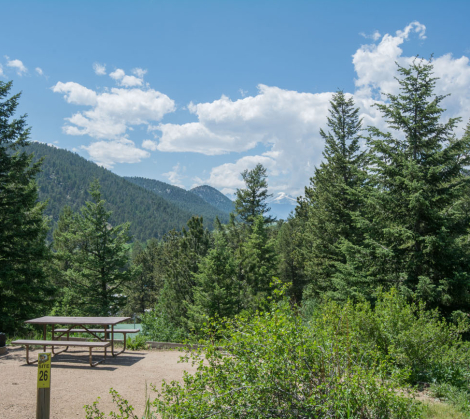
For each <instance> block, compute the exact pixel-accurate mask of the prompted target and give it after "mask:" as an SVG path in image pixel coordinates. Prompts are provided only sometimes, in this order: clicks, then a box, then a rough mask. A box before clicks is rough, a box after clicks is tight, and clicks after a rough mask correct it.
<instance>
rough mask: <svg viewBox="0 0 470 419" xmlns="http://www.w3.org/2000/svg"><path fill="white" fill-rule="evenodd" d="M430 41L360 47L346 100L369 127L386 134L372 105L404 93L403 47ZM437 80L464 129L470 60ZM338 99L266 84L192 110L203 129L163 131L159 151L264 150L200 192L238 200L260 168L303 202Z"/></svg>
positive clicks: (413, 31)
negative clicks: (250, 173)
mask: <svg viewBox="0 0 470 419" xmlns="http://www.w3.org/2000/svg"><path fill="white" fill-rule="evenodd" d="M425 34H426V27H425V26H424V25H423V24H421V23H419V22H412V23H410V24H409V25H407V26H406V27H405V28H404V29H403V30H398V31H397V32H396V33H395V34H392V35H390V34H385V35H384V36H381V35H380V34H379V33H378V31H376V32H374V34H372V35H369V38H370V39H372V40H373V41H378V42H373V43H371V44H369V45H362V46H361V47H360V48H358V50H357V51H356V53H355V54H354V55H353V64H354V68H355V71H356V76H357V78H356V81H355V85H356V90H355V91H354V92H353V93H351V94H348V96H350V95H352V96H353V97H354V100H355V103H356V106H358V107H359V108H360V113H361V118H363V124H364V127H366V126H368V125H375V126H378V127H379V128H382V129H386V124H385V122H384V121H383V119H382V116H381V113H380V112H379V110H378V109H377V108H375V107H372V105H373V104H374V103H377V101H383V100H384V97H383V96H381V93H397V92H398V88H399V85H398V82H397V81H396V80H395V77H396V76H397V71H396V70H397V68H396V64H395V62H398V63H399V64H400V65H404V66H407V65H409V64H410V63H411V62H412V61H413V59H415V57H413V56H411V57H409V56H404V55H403V50H402V49H401V45H402V44H403V43H404V42H405V41H407V40H409V39H410V38H411V37H413V36H414V37H415V38H416V37H417V38H418V39H420V40H424V39H426V35H425ZM434 72H435V76H436V77H440V80H438V82H437V85H436V92H437V93H438V94H447V93H451V94H452V96H450V97H449V98H446V99H445V101H444V104H443V105H444V107H445V108H447V112H446V114H445V116H446V117H447V116H462V117H463V119H464V123H466V122H467V121H468V118H469V117H470V63H469V59H468V58H467V57H461V58H453V57H452V55H450V54H447V55H443V56H441V57H438V58H435V59H434ZM240 93H242V92H240ZM332 94H333V92H324V93H315V94H313V93H300V92H296V91H289V90H285V89H281V88H279V87H275V86H266V85H263V84H260V85H259V86H258V93H257V94H256V95H254V96H248V97H244V98H242V99H239V100H231V99H230V98H228V97H226V96H222V97H221V98H220V99H217V100H214V101H213V102H208V103H190V104H189V105H188V110H189V111H190V112H191V113H192V114H194V115H196V116H197V118H198V120H197V122H191V123H184V124H160V125H159V126H158V129H159V130H160V131H161V138H160V140H159V143H158V150H160V151H171V152H178V151H183V152H196V153H202V154H206V155H216V154H222V153H231V152H235V153H239V152H245V153H246V152H247V151H249V150H252V149H254V148H255V147H257V146H259V145H260V144H262V145H264V147H265V149H266V150H267V151H266V152H265V153H263V154H262V155H259V153H258V155H254V156H245V157H242V158H240V159H238V160H237V161H236V162H235V163H226V164H223V165H221V166H218V167H214V168H212V170H211V172H210V175H209V177H208V178H206V179H201V178H195V179H194V180H195V181H196V184H201V183H208V184H210V185H212V186H214V187H216V188H219V189H221V190H222V191H224V192H225V193H233V191H234V190H235V189H236V188H239V187H242V186H243V184H242V180H241V177H240V172H241V171H242V170H244V169H246V168H252V167H254V165H255V164H256V162H261V163H262V164H264V165H265V166H266V167H267V168H268V173H269V186H270V189H271V190H272V191H273V192H274V191H284V192H287V193H289V194H291V195H297V194H301V193H303V188H304V186H305V185H307V184H308V183H309V177H310V176H312V174H313V169H314V166H315V165H318V164H319V163H320V161H321V160H322V154H321V153H322V150H323V147H324V142H323V140H322V139H321V137H320V135H319V130H320V128H327V125H326V124H327V115H328V109H329V101H330V99H331V96H332ZM462 125H464V124H462ZM460 132H461V131H460ZM458 134H459V132H458ZM283 188H284V189H283Z"/></svg>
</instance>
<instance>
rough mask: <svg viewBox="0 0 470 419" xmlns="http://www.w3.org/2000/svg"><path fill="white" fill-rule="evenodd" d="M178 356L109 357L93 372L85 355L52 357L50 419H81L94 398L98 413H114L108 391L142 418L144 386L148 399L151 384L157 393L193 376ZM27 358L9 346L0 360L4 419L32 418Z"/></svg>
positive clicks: (32, 381)
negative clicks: (163, 386)
mask: <svg viewBox="0 0 470 419" xmlns="http://www.w3.org/2000/svg"><path fill="white" fill-rule="evenodd" d="M58 349H59V350H60V348H58ZM49 351H50V349H49V348H48V352H49ZM39 352H42V351H39V350H36V351H31V352H30V359H37V354H38V353H39ZM93 353H94V354H96V355H94V356H93V359H94V360H98V359H99V358H100V356H101V353H100V352H99V351H98V350H96V351H93ZM181 355H182V353H181V352H178V351H159V350H146V351H143V350H140V351H126V352H125V353H123V354H121V355H119V356H117V357H116V358H113V357H110V356H108V357H107V358H106V362H105V363H102V364H99V365H98V366H96V367H94V368H91V367H90V365H89V364H88V352H85V351H83V350H81V349H80V348H70V349H69V351H68V352H67V353H63V354H60V355H57V356H55V357H53V358H52V371H51V419H68V418H85V409H83V406H84V405H85V404H92V403H93V402H94V401H95V400H96V398H97V397H98V396H100V397H101V400H100V403H99V406H100V407H101V410H102V411H104V412H106V413H109V412H110V411H111V410H115V406H114V405H113V403H112V400H111V396H110V394H109V389H110V388H111V387H112V388H114V389H115V390H117V391H118V392H119V393H120V394H121V395H122V396H123V397H124V398H125V399H127V400H128V401H129V403H130V404H132V405H133V406H134V408H135V413H136V414H138V415H141V414H142V412H143V409H144V403H145V387H146V385H147V386H148V389H149V391H148V393H149V396H150V399H151V400H152V399H153V398H154V397H153V395H154V393H153V392H152V391H151V389H150V384H154V385H156V386H157V388H160V386H161V383H162V380H163V379H165V380H167V381H172V380H179V381H181V378H182V376H183V370H186V371H189V372H193V371H194V368H192V367H191V365H190V364H188V363H178V360H179V357H180V356H181ZM25 356H26V350H25V349H24V348H21V347H9V348H8V352H7V353H6V354H5V355H0V418H2V419H20V418H21V419H30V418H31V419H35V418H36V391H37V390H36V383H37V364H33V365H28V364H26V359H25Z"/></svg>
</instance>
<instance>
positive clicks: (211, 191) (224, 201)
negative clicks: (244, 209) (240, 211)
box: [189, 185, 235, 214]
mask: <svg viewBox="0 0 470 419" xmlns="http://www.w3.org/2000/svg"><path fill="white" fill-rule="evenodd" d="M189 192H191V193H193V194H195V195H197V196H199V197H200V198H202V199H203V200H204V201H206V202H207V203H208V204H211V205H212V206H214V207H216V208H218V209H219V210H220V211H223V212H226V213H227V214H230V213H231V212H233V211H234V210H235V203H234V202H233V201H231V200H230V199H229V198H227V197H226V196H225V195H224V194H223V193H222V192H219V191H218V190H217V189H215V188H213V187H212V186H209V185H201V186H196V187H195V188H192V189H191V190H190V191H189Z"/></svg>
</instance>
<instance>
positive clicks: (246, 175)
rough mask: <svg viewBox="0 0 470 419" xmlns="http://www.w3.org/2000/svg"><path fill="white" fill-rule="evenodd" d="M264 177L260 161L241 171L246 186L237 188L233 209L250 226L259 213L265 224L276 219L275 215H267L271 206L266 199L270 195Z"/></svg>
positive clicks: (265, 175) (263, 169)
mask: <svg viewBox="0 0 470 419" xmlns="http://www.w3.org/2000/svg"><path fill="white" fill-rule="evenodd" d="M266 177H267V174H266V168H265V167H263V165H262V164H260V163H258V164H257V165H256V166H255V168H254V169H253V170H245V171H243V172H242V178H243V181H244V182H245V186H246V188H245V189H237V199H236V200H235V211H236V213H237V214H238V215H239V217H240V218H241V219H242V220H243V221H244V222H245V223H247V224H248V225H250V226H251V225H253V223H254V221H255V218H256V217H257V216H259V215H261V216H263V217H264V222H265V223H267V224H268V223H272V222H273V221H276V218H275V217H272V216H271V215H267V214H268V213H269V210H270V209H271V208H269V206H268V204H267V202H266V200H267V199H268V198H269V197H271V196H272V195H271V194H268V182H267V181H266Z"/></svg>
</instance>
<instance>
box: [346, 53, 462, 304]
mask: <svg viewBox="0 0 470 419" xmlns="http://www.w3.org/2000/svg"><path fill="white" fill-rule="evenodd" d="M432 68H433V66H432V64H431V63H429V62H427V61H425V60H421V59H418V58H417V59H415V61H414V62H413V63H412V64H411V65H410V66H409V67H406V68H405V67H401V66H398V72H399V75H400V77H399V78H398V81H399V84H400V93H399V94H398V95H392V94H388V95H387V98H388V102H389V103H387V104H378V105H376V106H377V107H378V108H379V109H380V111H381V112H382V114H383V116H384V118H385V119H386V121H387V123H388V126H389V129H390V131H389V132H382V131H381V130H379V129H378V128H375V127H370V128H369V134H370V138H369V140H368V143H369V147H370V151H371V155H372V160H371V162H370V165H369V180H370V187H369V188H368V190H367V197H366V200H365V207H366V211H365V212H366V216H365V217H362V218H358V225H360V226H361V227H362V230H363V232H364V235H365V238H366V239H365V241H364V243H363V245H361V246H357V245H354V244H353V243H351V242H349V243H345V246H344V251H345V254H346V255H347V258H348V263H347V264H346V265H345V269H344V272H343V275H342V276H341V278H340V279H341V281H340V282H338V285H340V286H342V287H343V289H344V290H346V289H351V288H352V287H355V284H367V285H368V288H369V289H363V290H362V292H363V293H364V294H365V295H370V294H371V292H370V290H371V289H373V288H374V287H376V286H379V285H381V286H383V287H385V288H390V287H392V286H393V287H396V288H398V289H400V290H401V291H402V292H404V293H405V294H407V295H415V296H417V297H419V298H422V299H424V300H425V301H427V302H428V304H429V305H430V306H439V307H440V308H441V309H443V310H444V311H445V312H452V311H454V310H459V309H462V310H468V308H469V307H470V298H469V297H470V295H469V291H470V276H469V273H470V272H469V268H470V264H469V259H468V254H467V253H466V252H465V250H464V249H465V248H464V247H463V246H462V239H463V237H464V236H465V237H467V231H465V230H462V226H461V222H460V220H461V218H462V214H461V212H460V208H461V207H460V205H459V203H461V201H462V199H463V198H464V197H465V196H466V194H467V193H468V186H469V181H470V178H469V177H468V176H466V175H465V167H466V166H468V165H469V162H470V161H469V156H470V153H469V152H470V136H468V135H465V136H464V137H463V138H461V139H457V138H456V137H455V135H454V128H455V126H456V124H457V122H458V120H459V119H458V118H449V119H445V118H443V112H444V109H443V108H442V107H441V104H442V101H443V100H444V98H445V96H440V95H435V93H434V90H435V84H436V78H434V77H433V76H432ZM360 286H362V285H360Z"/></svg>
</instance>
